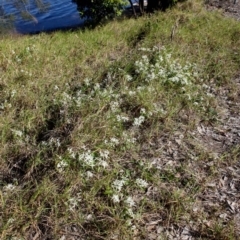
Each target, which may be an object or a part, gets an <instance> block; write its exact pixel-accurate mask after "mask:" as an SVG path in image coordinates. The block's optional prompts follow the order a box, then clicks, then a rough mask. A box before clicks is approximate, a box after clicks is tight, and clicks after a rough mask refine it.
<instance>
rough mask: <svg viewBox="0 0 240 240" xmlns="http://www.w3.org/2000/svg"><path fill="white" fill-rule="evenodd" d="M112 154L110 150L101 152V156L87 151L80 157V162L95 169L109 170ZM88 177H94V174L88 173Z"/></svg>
mask: <svg viewBox="0 0 240 240" xmlns="http://www.w3.org/2000/svg"><path fill="white" fill-rule="evenodd" d="M109 154H110V152H109V151H108V150H100V151H99V156H97V154H95V153H94V152H92V151H91V150H89V149H88V150H87V149H86V150H85V152H83V153H81V154H79V155H78V161H79V162H80V163H82V164H83V165H84V166H86V167H91V168H94V167H95V166H98V167H102V168H107V167H108V166H109V164H108V162H107V159H108V158H109ZM87 177H88V178H91V177H93V173H92V172H89V171H88V173H87Z"/></svg>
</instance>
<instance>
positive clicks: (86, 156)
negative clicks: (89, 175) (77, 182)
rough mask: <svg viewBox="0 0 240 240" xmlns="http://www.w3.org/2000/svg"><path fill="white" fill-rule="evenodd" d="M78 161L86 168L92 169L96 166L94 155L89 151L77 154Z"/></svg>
mask: <svg viewBox="0 0 240 240" xmlns="http://www.w3.org/2000/svg"><path fill="white" fill-rule="evenodd" d="M78 161H79V162H81V163H83V164H84V165H85V166H87V167H94V166H95V165H96V160H95V159H94V153H93V152H92V151H91V150H87V151H86V152H84V153H81V154H79V156H78Z"/></svg>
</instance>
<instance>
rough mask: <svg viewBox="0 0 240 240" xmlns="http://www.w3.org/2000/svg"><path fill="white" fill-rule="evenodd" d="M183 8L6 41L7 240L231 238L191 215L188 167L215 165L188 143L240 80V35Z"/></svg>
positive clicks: (3, 180)
mask: <svg viewBox="0 0 240 240" xmlns="http://www.w3.org/2000/svg"><path fill="white" fill-rule="evenodd" d="M184 4H185V3H183V4H181V5H179V6H178V7H176V8H174V9H172V10H171V11H167V12H166V13H161V14H155V15H153V16H151V17H145V18H140V19H138V20H133V19H129V20H124V21H122V22H112V23H109V24H108V25H106V26H104V27H101V28H97V29H95V30H92V31H90V30H85V31H77V32H64V33H62V32H56V33H52V34H50V35H47V34H40V35H37V36H24V37H22V38H17V39H15V38H12V37H8V38H6V39H3V40H1V42H0V49H1V53H0V70H1V72H2V74H1V76H0V91H1V94H0V132H1V142H0V143H1V147H0V157H1V164H0V173H1V175H0V186H1V198H0V201H1V204H0V209H1V210H0V211H1V213H2V214H1V225H0V229H1V238H2V239H8V238H11V239H26V238H27V239H32V238H35V239H37V238H39V239H43V238H46V237H48V238H51V239H67V238H70V237H75V238H78V239H80V238H83V239H133V238H136V239H143V238H147V236H148V234H149V227H147V226H149V225H147V223H152V222H155V221H156V219H155V218H157V221H158V222H157V223H156V224H157V226H158V234H159V235H161V236H162V238H164V237H166V238H168V237H169V234H170V229H171V228H172V227H173V226H178V228H179V229H180V228H181V227H182V226H183V225H186V224H190V225H189V226H191V228H192V232H194V234H195V236H198V237H202V238H208V239H214V238H216V237H217V238H218V239H226V233H225V231H226V228H228V229H229V230H228V234H232V236H233V238H234V236H235V235H234V229H233V227H232V226H233V225H232V223H231V221H229V222H228V223H227V224H225V223H224V224H225V225H224V224H223V223H222V222H221V221H220V220H219V218H218V217H217V215H214V214H213V215H212V216H209V215H208V213H207V212H206V211H204V210H201V209H200V210H199V214H198V215H197V216H196V212H195V211H194V210H193V209H194V206H195V204H196V195H197V194H200V193H201V191H203V188H204V181H203V180H202V178H201V176H199V175H198V174H197V173H195V168H193V167H196V168H197V167H199V165H201V164H206V162H207V161H208V160H211V161H215V160H213V159H212V157H211V156H210V153H208V151H207V150H206V149H203V148H201V147H198V146H197V145H196V144H195V143H194V142H193V141H192V139H191V138H190V136H189V135H190V133H191V131H193V129H194V128H195V127H196V124H197V123H198V122H200V121H202V122H204V121H205V122H208V123H211V124H215V123H216V122H217V121H218V117H219V116H218V102H217V100H216V99H215V98H214V95H213V91H212V85H214V86H215V87H216V88H217V87H219V86H222V85H223V84H226V85H227V84H228V83H229V79H230V78H231V77H232V76H233V75H234V74H235V73H236V71H237V67H238V65H237V64H238V60H237V57H236V54H238V53H237V44H238V42H237V41H232V42H229V39H232V37H233V35H234V36H235V35H236V32H238V31H240V28H239V24H237V23H236V22H234V21H233V20H231V19H225V18H223V17H222V16H220V15H219V13H209V12H206V11H205V10H203V8H202V6H200V5H194V4H193V5H192V6H189V5H184ZM186 4H188V3H186ZM184 6H185V7H184ZM183 9H184V10H183ZM196 12H197V13H198V14H197V15H196ZM146 21H148V23H147V25H146ZM160 23H161V24H160ZM219 24H220V25H219ZM146 26H149V29H148V30H147V31H145V32H144V35H143V36H141V38H139V32H141V30H142V29H145V28H146ZM174 26H176V30H177V31H176V32H175V33H174V36H173V35H172V36H171V33H172V29H173V27H174ZM217 26H221V29H222V31H218V30H216V28H217ZM135 37H136V39H137V41H133V39H135ZM16 41H17V43H18V45H17V46H18V47H16ZM133 43H134V44H133ZM233 51H236V52H234V54H235V53H236V54H235V55H234V56H235V57H233ZM226 75H228V76H227V78H226ZM179 132H180V133H179ZM174 139H177V141H178V142H177V143H178V144H179V146H180V147H178V150H177V151H176V150H175V149H174V147H173V149H171V148H172V145H173V142H174ZM183 143H184V144H183ZM185 143H186V144H188V145H190V146H191V151H189V148H190V147H189V146H187V145H186V144H185ZM186 150H187V151H186ZM178 151H179V152H180V153H179V155H181V154H182V155H181V156H180V157H179V156H178V153H177V152H178ZM201 151H202V152H201ZM235 152H237V151H234V154H235ZM229 154H230V153H229ZM226 155H227V154H226ZM169 156H172V157H171V160H170V159H169ZM231 156H232V155H231ZM235 156H236V154H235ZM177 157H179V158H177ZM206 158H207V159H206ZM176 159H178V160H176ZM165 160H166V161H165ZM216 161H217V162H216V164H220V162H218V161H219V160H216ZM194 164H196V165H194ZM198 164H199V165H198ZM206 172H208V173H209V172H211V171H207V170H206ZM206 172H205V170H204V171H203V173H201V174H203V175H204V174H206ZM205 177H206V178H207V176H205ZM210 178H211V176H210ZM154 219H155V220H154ZM206 219H207V220H206ZM206 221H211V224H209V222H206ZM156 224H155V225H156ZM152 231H153V230H152ZM156 231H157V230H156ZM230 232H231V233H230ZM156 239H157V238H156Z"/></svg>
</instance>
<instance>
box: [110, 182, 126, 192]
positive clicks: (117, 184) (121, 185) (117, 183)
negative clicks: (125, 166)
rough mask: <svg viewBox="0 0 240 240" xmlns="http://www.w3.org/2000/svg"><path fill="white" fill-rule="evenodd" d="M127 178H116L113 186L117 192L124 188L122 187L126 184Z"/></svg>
mask: <svg viewBox="0 0 240 240" xmlns="http://www.w3.org/2000/svg"><path fill="white" fill-rule="evenodd" d="M126 181H127V179H122V180H118V179H117V180H115V181H113V183H112V188H114V189H115V190H116V191H117V192H120V191H121V190H122V187H123V186H124V185H125V183H126Z"/></svg>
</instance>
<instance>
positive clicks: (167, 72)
mask: <svg viewBox="0 0 240 240" xmlns="http://www.w3.org/2000/svg"><path fill="white" fill-rule="evenodd" d="M154 51H155V52H154ZM152 52H154V55H155V56H154V61H151V59H150V58H149V57H148V56H147V55H143V56H142V58H141V59H140V60H138V61H136V62H135V68H136V69H135V70H136V72H137V73H138V74H139V75H140V76H141V77H142V78H144V80H145V81H147V82H151V81H153V80H159V81H161V82H163V83H173V84H180V85H190V84H191V82H192V79H193V77H194V75H196V73H193V67H194V66H193V65H191V64H186V65H184V66H182V65H181V64H179V63H178V62H177V61H176V60H174V59H172V57H171V54H168V53H167V52H166V50H165V48H163V49H161V50H160V51H159V50H157V51H156V48H153V51H152Z"/></svg>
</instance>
